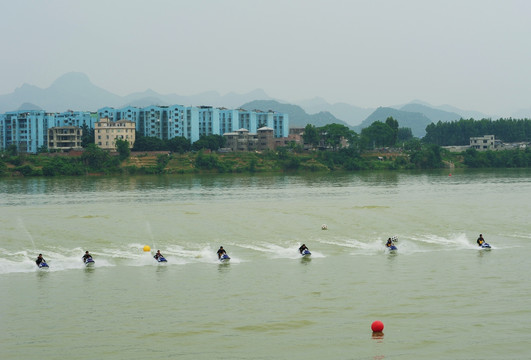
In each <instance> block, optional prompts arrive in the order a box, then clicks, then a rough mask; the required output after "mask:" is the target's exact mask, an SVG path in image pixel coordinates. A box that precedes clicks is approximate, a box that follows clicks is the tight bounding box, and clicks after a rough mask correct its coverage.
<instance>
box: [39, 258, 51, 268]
mask: <svg viewBox="0 0 531 360" xmlns="http://www.w3.org/2000/svg"><path fill="white" fill-rule="evenodd" d="M37 266H38V267H39V269H48V268H49V266H48V264H46V261H44V260H43V261H41V263H40V264H39V265H37Z"/></svg>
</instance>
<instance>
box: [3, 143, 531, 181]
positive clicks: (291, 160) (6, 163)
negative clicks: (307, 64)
mask: <svg viewBox="0 0 531 360" xmlns="http://www.w3.org/2000/svg"><path fill="white" fill-rule="evenodd" d="M528 167H531V150H530V149H529V148H526V149H523V150H522V149H515V150H496V151H490V150H489V151H481V152H480V151H477V150H475V149H468V150H466V151H464V152H460V153H453V152H450V151H448V150H446V149H443V148H441V147H440V146H438V145H433V144H431V145H424V146H421V147H418V148H416V149H409V150H405V149H393V148H382V149H380V150H373V151H365V152H360V151H358V150H355V149H352V148H346V149H339V150H335V151H331V150H317V151H294V150H293V149H288V148H279V149H277V150H274V151H273V150H270V151H264V152H229V153H218V152H211V151H208V150H199V151H197V152H186V153H172V152H169V151H154V152H150V151H144V152H134V153H130V152H125V153H123V152H116V153H109V152H108V151H105V150H101V149H99V148H98V147H96V146H92V147H91V146H89V147H87V148H86V149H85V150H84V151H82V152H71V153H40V154H10V153H8V152H2V153H0V177H4V178H5V177H28V176H29V177H31V176H33V177H35V176H47V177H50V176H101V175H143V174H216V173H219V174H222V173H224V174H226V173H249V174H252V173H283V172H334V171H337V172H340V171H346V172H353V171H360V170H413V169H444V168H447V169H454V168H528Z"/></svg>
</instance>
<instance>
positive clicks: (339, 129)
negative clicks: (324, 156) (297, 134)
mask: <svg viewBox="0 0 531 360" xmlns="http://www.w3.org/2000/svg"><path fill="white" fill-rule="evenodd" d="M318 130H319V132H320V134H321V138H323V139H324V141H325V144H326V145H328V146H331V147H332V149H334V150H337V149H339V148H340V147H341V140H342V139H345V140H347V141H348V143H349V145H352V144H353V143H354V140H355V138H356V133H355V132H354V131H352V130H350V129H349V128H348V127H347V126H345V125H341V124H327V125H325V126H322V127H320V128H319V129H318Z"/></svg>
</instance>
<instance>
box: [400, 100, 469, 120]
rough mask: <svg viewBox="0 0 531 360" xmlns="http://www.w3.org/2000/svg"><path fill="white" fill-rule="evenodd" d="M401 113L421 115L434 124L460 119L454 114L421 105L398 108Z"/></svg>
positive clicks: (459, 116)
mask: <svg viewBox="0 0 531 360" xmlns="http://www.w3.org/2000/svg"><path fill="white" fill-rule="evenodd" d="M400 110H401V111H407V112H412V113H421V114H423V115H425V116H426V117H427V118H428V119H430V120H431V121H432V122H434V123H436V122H438V121H443V122H446V121H456V120H459V119H461V118H462V116H461V115H459V114H457V113H455V112H449V111H444V110H440V109H435V108H433V107H430V106H426V105H422V104H413V103H412V104H407V105H404V106H402V107H401V108H400Z"/></svg>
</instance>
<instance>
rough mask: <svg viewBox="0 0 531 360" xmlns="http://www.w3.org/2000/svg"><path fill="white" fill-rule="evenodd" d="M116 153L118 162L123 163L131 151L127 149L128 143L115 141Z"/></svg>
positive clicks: (119, 140)
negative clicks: (118, 155)
mask: <svg viewBox="0 0 531 360" xmlns="http://www.w3.org/2000/svg"><path fill="white" fill-rule="evenodd" d="M116 151H118V154H120V160H121V161H123V160H125V159H127V158H128V157H129V156H130V155H131V149H130V148H129V141H127V140H122V139H116Z"/></svg>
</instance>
